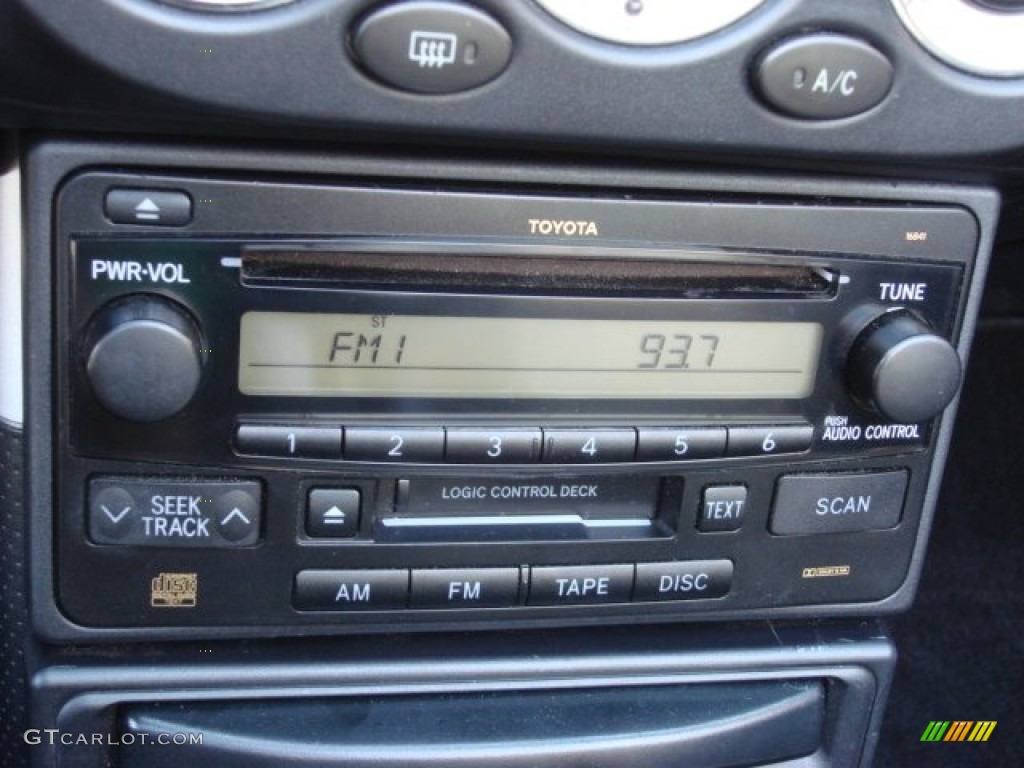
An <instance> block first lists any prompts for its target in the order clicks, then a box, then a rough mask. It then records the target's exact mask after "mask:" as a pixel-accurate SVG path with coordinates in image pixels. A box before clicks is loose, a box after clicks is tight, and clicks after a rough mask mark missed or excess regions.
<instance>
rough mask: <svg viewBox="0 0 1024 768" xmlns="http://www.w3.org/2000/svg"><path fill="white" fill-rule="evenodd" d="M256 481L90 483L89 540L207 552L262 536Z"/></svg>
mask: <svg viewBox="0 0 1024 768" xmlns="http://www.w3.org/2000/svg"><path fill="white" fill-rule="evenodd" d="M260 509H261V488H260V484H259V483H258V482H255V481H243V480H166V479H163V478H146V477H128V478H118V477H97V478H94V479H93V480H91V481H90V482H89V501H88V525H89V538H90V539H91V540H92V541H93V542H95V543H97V544H121V545H128V546H136V547H174V548H185V549H208V548H220V547H225V548H226V547H245V546H250V545H252V544H255V543H256V542H257V541H259V537H260Z"/></svg>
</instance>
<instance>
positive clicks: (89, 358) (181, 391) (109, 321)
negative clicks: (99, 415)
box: [84, 295, 203, 422]
mask: <svg viewBox="0 0 1024 768" xmlns="http://www.w3.org/2000/svg"><path fill="white" fill-rule="evenodd" d="M201 346H202V345H201V340H200V333H199V328H198V326H197V325H196V323H195V321H194V320H193V319H192V317H191V315H189V313H188V312H187V311H186V310H185V309H184V308H182V307H180V306H178V305H177V304H175V303H173V302H171V301H168V300H166V299H162V298H159V297H157V296H143V295H140V296H133V297H131V298H129V299H126V300H123V301H119V302H117V303H115V304H111V305H109V306H107V307H105V308H103V309H101V310H100V311H99V313H98V314H97V315H96V317H95V318H94V319H93V321H92V323H91V325H90V327H89V332H88V334H87V337H86V340H85V348H84V354H85V370H86V373H87V374H88V377H89V381H90V383H91V384H92V390H93V393H94V394H95V395H96V398H97V399H98V400H99V401H100V402H101V403H102V404H103V407H104V408H106V409H107V410H108V411H110V412H111V413H115V414H117V415H118V416H120V417H122V418H124V419H128V420H129V421H142V422H149V421H160V420H161V419H166V418H168V417H170V416H173V415H174V414H176V413H177V412H178V411H180V410H181V409H182V408H184V407H185V406H186V405H188V403H189V401H190V400H191V399H192V397H193V395H195V393H196V389H197V388H198V386H199V376H200V373H201V372H202V364H203V353H202V351H201Z"/></svg>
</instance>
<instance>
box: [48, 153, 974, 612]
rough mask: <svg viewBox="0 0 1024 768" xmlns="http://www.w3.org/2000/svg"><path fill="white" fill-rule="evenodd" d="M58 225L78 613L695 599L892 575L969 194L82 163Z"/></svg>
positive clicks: (884, 593) (924, 469)
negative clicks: (530, 184) (836, 194)
mask: <svg viewBox="0 0 1024 768" xmlns="http://www.w3.org/2000/svg"><path fill="white" fill-rule="evenodd" d="M57 222H58V224H57V228H58V230H57V246H56V255H55V259H56V262H55V263H56V278H57V282H56V285H57V294H56V302H55V312H54V316H53V322H54V328H55V337H56V342H57V343H56V349H57V357H56V361H55V362H56V373H55V384H56V387H55V390H56V391H55V418H56V432H55V434H56V435H57V438H58V445H59V451H58V456H57V462H56V493H57V495H58V504H57V505H56V508H57V509H58V510H59V513H58V515H57V519H56V521H55V529H54V535H55V579H56V592H57V603H58V605H59V609H60V611H61V612H62V613H63V615H64V616H65V617H66V619H68V620H69V621H70V622H71V623H72V624H73V625H77V626H79V627H83V628H106V629H124V630H147V631H150V632H161V631H163V632H167V631H171V630H173V629H175V628H190V630H195V629H196V628H204V627H206V628H216V629H218V631H231V630H236V631H247V632H252V631H257V632H268V631H274V632H325V631H326V632H334V631H338V632H347V631H357V630H366V629H370V628H377V629H380V628H384V627H386V628H390V629H403V628H415V627H434V628H437V627H442V626H453V625H460V626H480V625H487V626H495V625H502V624H505V625H514V624H544V623H550V624H565V623H594V622H611V621H638V620H655V619H662V620H666V619H692V618H699V619H702V620H707V619H711V618H737V617H751V616H775V615H778V616H785V615H807V614H811V613H820V612H822V611H825V612H828V611H833V612H835V611H842V612H871V611H880V610H886V609H889V608H892V607H894V604H895V603H896V602H898V597H899V595H900V594H901V593H902V592H904V591H906V589H907V583H908V579H909V578H910V576H911V571H912V569H911V561H912V558H913V557H914V555H915V552H918V551H919V544H920V541H921V538H922V537H921V535H920V534H921V527H922V518H923V516H924V515H925V514H926V512H927V510H928V509H929V507H930V504H931V503H932V501H933V496H934V493H935V477H936V466H935V465H936V462H937V460H941V456H942V455H943V453H944V443H945V440H946V436H947V435H946V432H947V431H948V430H943V429H942V428H941V427H942V426H943V420H944V419H946V418H947V415H946V409H947V406H949V405H950V403H952V402H953V401H954V400H955V397H956V394H957V390H958V387H959V383H960V376H961V366H962V356H963V354H964V353H965V339H964V337H963V328H964V327H965V322H967V323H969V318H967V316H966V306H967V297H968V295H969V292H968V287H969V286H970V285H971V284H972V281H973V280H975V279H976V272H977V270H978V266H977V251H978V243H979V236H980V233H979V225H978V223H977V220H976V218H975V215H974V214H973V213H972V211H971V209H970V207H969V205H966V204H961V203H958V202H957V201H956V200H953V201H952V202H947V203H946V204H938V203H935V202H930V201H925V202H911V203H907V202H906V201H888V200H885V199H879V200H865V199H853V198H852V197H851V198H848V199H846V198H831V199H824V198H818V199H755V198H754V197H752V196H744V195H743V194H741V193H739V192H736V193H731V194H721V193H720V194H717V195H715V194H710V193H705V194H702V195H696V194H691V195H683V194H678V193H677V194H672V195H669V194H661V195H657V194H654V193H649V194H639V193H636V192H632V193H630V194H625V193H623V192H617V191H615V190H611V191H609V190H607V189H605V190H599V189H589V190H585V193H583V192H581V191H580V190H578V189H576V190H574V191H573V194H571V195H570V194H568V193H566V192H565V191H564V190H561V191H560V192H559V191H555V190H553V189H551V188H548V189H545V188H530V189H523V190H521V191H519V192H517V193H515V194H495V193H492V192H489V191H487V190H486V189H474V188H468V187H459V186H456V185H450V186H447V187H444V188H438V187H433V188H427V187H417V186H412V185H406V186H402V185H400V184H391V185H386V184H379V183H374V184H370V183H365V182H363V183H360V182H358V181H348V182H346V183H335V184H312V183H309V182H299V181H296V182H288V181H282V180H277V179H273V178H268V179H263V180H261V182H260V183H252V182H251V180H244V181H241V180H236V179H233V178H230V177H224V178H216V177H212V178H211V177H210V176H204V177H198V176H187V175H173V174H152V173H150V174H147V175H145V176H133V175H131V174H128V173H124V172H105V171H102V170H96V171H89V172H84V173H81V174H79V175H77V176H75V177H74V178H72V179H71V180H70V181H68V182H67V183H66V184H65V185H64V186H63V188H62V191H61V192H60V194H59V196H58V201H57Z"/></svg>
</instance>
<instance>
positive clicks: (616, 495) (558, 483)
mask: <svg viewBox="0 0 1024 768" xmlns="http://www.w3.org/2000/svg"><path fill="white" fill-rule="evenodd" d="M662 485H667V488H666V489H664V490H665V491H668V492H671V488H672V486H674V485H675V484H674V483H667V484H665V483H663V482H662V481H661V480H660V479H659V478H657V477H645V478H636V477H619V476H612V477H604V476H590V477H568V478H560V479H552V478H551V477H550V476H548V477H536V478H530V477H525V478H524V477H512V478H510V477H462V478H458V479H454V478H445V477H416V478H411V479H403V480H399V481H398V483H397V486H396V494H395V506H394V512H393V513H392V514H388V515H385V516H382V517H378V518H377V520H376V525H375V526H374V537H375V538H376V539H377V540H378V541H383V542H410V541H453V542H458V541H566V540H610V539H646V538H659V537H664V536H668V535H671V531H670V529H669V528H668V526H666V525H664V524H663V523H661V522H660V521H659V520H658V518H657V510H658V505H659V498H660V497H661V496H663V489H662Z"/></svg>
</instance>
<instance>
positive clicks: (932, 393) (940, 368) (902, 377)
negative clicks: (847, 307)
mask: <svg viewBox="0 0 1024 768" xmlns="http://www.w3.org/2000/svg"><path fill="white" fill-rule="evenodd" d="M961 374H962V367H961V364H960V356H959V355H958V354H957V351H956V349H955V348H954V347H953V345H952V344H950V343H949V342H948V341H947V340H946V339H944V338H942V337H941V336H939V335H937V334H936V333H935V332H934V331H932V330H931V328H929V327H928V326H927V325H926V324H925V323H924V322H922V321H921V320H920V319H918V318H917V316H916V315H914V314H913V313H911V312H910V311H908V310H904V309H895V310H888V311H886V310H880V311H879V312H878V314H877V315H876V316H874V317H873V318H872V319H871V320H870V322H868V323H867V325H866V326H865V327H864V328H863V329H862V330H861V331H860V332H859V334H858V335H857V337H856V338H855V339H854V342H853V344H852V346H851V347H850V351H849V354H848V356H847V361H846V378H847V383H848V386H849V388H850V391H851V393H852V394H853V396H854V397H855V398H856V399H857V400H858V401H859V402H860V403H861V404H862V405H864V406H866V407H867V408H870V409H871V410H873V411H875V412H877V413H879V414H881V415H882V416H884V417H885V418H887V419H889V420H890V421H894V422H898V423H901V424H907V423H915V422H921V421H927V420H929V419H931V418H933V417H935V416H938V415H939V414H940V413H942V411H943V409H945V407H946V406H947V405H949V404H950V403H951V402H952V401H953V398H954V397H956V393H957V391H959V389H960V380H961Z"/></svg>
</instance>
